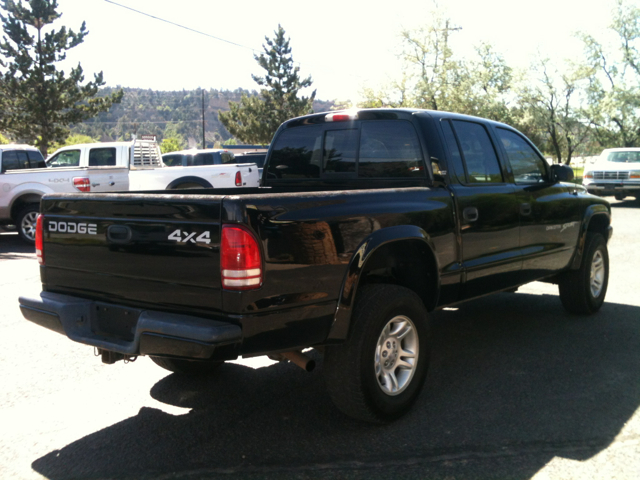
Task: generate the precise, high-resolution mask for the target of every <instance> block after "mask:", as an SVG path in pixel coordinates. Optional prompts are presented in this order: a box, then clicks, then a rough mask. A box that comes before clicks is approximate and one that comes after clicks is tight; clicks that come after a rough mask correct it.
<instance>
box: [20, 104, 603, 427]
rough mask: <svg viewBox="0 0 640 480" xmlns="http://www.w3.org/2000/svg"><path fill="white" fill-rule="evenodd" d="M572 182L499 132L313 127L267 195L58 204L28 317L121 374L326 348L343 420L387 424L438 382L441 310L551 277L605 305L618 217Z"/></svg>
mask: <svg viewBox="0 0 640 480" xmlns="http://www.w3.org/2000/svg"><path fill="white" fill-rule="evenodd" d="M572 178H573V173H572V172H571V170H570V169H569V168H568V167H566V166H558V165H552V166H549V165H548V164H547V162H546V161H545V160H544V158H543V157H542V155H541V154H540V152H539V151H538V150H537V149H536V148H535V147H534V146H533V145H532V144H531V142H529V140H527V139H526V138H525V137H524V136H523V135H521V134H520V133H519V132H518V131H516V130H514V129H513V128H511V127H509V126H507V125H504V124H501V123H496V122H493V121H489V120H485V119H481V118H475V117H469V116H463V115H457V114H453V113H447V112H435V111H425V110H410V109H371V110H367V109H365V110H353V111H339V112H331V113H319V114H312V115H308V116H304V117H300V118H295V119H292V120H289V121H287V122H285V123H284V124H283V125H282V126H281V127H280V129H279V130H278V132H277V133H276V135H275V137H274V141H273V142H272V144H271V147H270V149H269V152H268V156H267V161H266V164H265V168H264V173H263V177H262V186H261V187H260V188H253V189H244V190H243V191H242V193H239V192H238V191H237V190H229V191H225V190H213V189H211V190H185V191H176V192H172V193H167V192H166V191H162V192H145V193H131V192H121V193H108V194H86V193H85V194H52V195H46V196H45V197H44V198H43V199H42V208H41V212H42V214H41V216H40V217H39V219H38V229H37V232H38V233H37V244H36V249H37V256H38V258H39V261H40V264H41V266H40V272H41V279H42V285H43V292H42V293H41V295H40V297H39V298H24V297H21V298H20V307H21V309H22V313H23V315H24V316H25V317H26V318H27V319H28V320H31V321H32V322H35V323H37V324H39V325H42V326H44V327H47V328H49V329H51V330H54V331H56V332H59V333H62V334H64V335H66V336H68V337H69V338H70V339H72V340H75V341H77V342H81V343H84V344H88V345H93V346H95V347H96V348H97V349H98V351H99V352H100V353H101V354H102V359H103V361H104V362H106V363H113V362H114V361H117V360H120V359H129V358H132V357H135V356H138V355H148V356H150V357H151V358H152V359H153V360H154V361H155V362H156V363H158V364H159V365H160V366H162V367H165V368H167V369H169V370H171V371H174V372H180V373H209V372H212V371H213V370H215V369H216V368H217V367H218V366H219V365H220V364H221V363H222V362H224V361H225V360H232V359H236V358H237V357H238V356H243V357H251V356H257V355H269V356H271V357H272V358H277V359H289V360H291V361H292V362H294V363H296V364H299V365H301V366H306V367H307V368H310V367H311V362H310V361H309V355H308V354H305V353H304V352H303V350H304V349H307V348H314V349H317V350H318V352H320V354H322V355H323V362H322V363H323V365H322V368H323V374H324V376H325V378H326V384H327V388H328V390H329V393H330V395H331V397H332V399H333V400H334V402H335V403H336V405H337V406H338V408H340V409H341V410H342V411H343V412H345V413H347V414H348V415H351V416H353V417H356V418H359V419H362V420H367V421H372V422H383V421H389V420H393V419H395V418H397V417H398V416H400V415H401V414H403V413H404V412H406V411H407V410H408V409H409V407H410V406H411V404H412V403H413V402H414V401H415V399H416V397H417V396H418V394H419V392H420V390H421V387H422V385H423V383H424V380H425V377H426V374H427V368H428V365H429V353H430V347H429V342H430V340H429V328H428V312H430V311H433V310H435V309H440V308H443V307H445V306H448V305H452V304H455V303H458V302H462V301H465V300H468V299H471V298H475V297H479V296H482V295H486V294H489V293H493V292H499V291H505V290H515V289H516V288H517V287H518V286H520V285H522V284H525V283H528V282H531V281H534V280H544V281H547V282H552V283H557V284H558V285H559V291H560V300H561V301H562V304H563V305H564V307H565V308H566V309H567V310H568V311H569V312H572V313H577V314H588V313H592V312H595V311H596V310H598V309H599V308H600V306H601V305H602V303H603V301H604V297H605V293H606V289H607V280H608V273H609V265H608V261H609V260H608V255H607V242H608V240H609V238H610V236H611V232H612V229H611V226H610V223H611V210H610V207H609V204H608V203H607V202H606V201H605V200H603V199H601V198H598V197H595V196H592V195H590V194H588V193H587V192H586V190H585V188H584V187H582V186H580V185H575V184H573V183H568V182H569V181H570V180H572ZM311 356H312V357H315V354H314V355H311Z"/></svg>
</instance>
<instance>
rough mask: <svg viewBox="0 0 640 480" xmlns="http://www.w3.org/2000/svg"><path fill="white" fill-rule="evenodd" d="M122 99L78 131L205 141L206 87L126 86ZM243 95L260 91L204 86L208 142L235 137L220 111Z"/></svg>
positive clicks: (318, 107) (105, 137) (321, 104)
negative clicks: (179, 89)
mask: <svg viewBox="0 0 640 480" xmlns="http://www.w3.org/2000/svg"><path fill="white" fill-rule="evenodd" d="M116 90H118V88H110V87H107V88H103V89H101V91H100V95H110V94H111V93H113V92H114V91H116ZM123 90H124V97H123V98H122V101H121V102H120V103H119V104H117V105H114V106H113V107H112V108H111V110H110V111H108V112H103V113H100V114H99V115H98V116H97V117H95V118H93V119H91V120H87V121H85V122H83V123H80V124H77V125H75V126H74V127H73V128H72V132H73V133H76V134H83V135H88V136H90V137H92V138H94V139H95V140H98V141H116V140H128V139H130V138H131V134H133V133H136V134H138V135H156V136H157V138H158V141H161V140H162V139H164V138H174V137H179V138H181V139H182V140H183V141H184V145H183V146H187V143H189V144H192V145H193V144H196V145H198V146H200V145H201V142H202V90H201V89H198V90H182V91H171V92H165V91H156V90H146V89H141V88H124V89H123ZM242 95H247V96H250V97H251V96H257V95H258V93H257V92H256V91H249V90H244V89H241V88H239V89H236V90H233V91H231V90H217V89H209V90H204V111H205V114H204V117H205V139H206V143H207V144H208V145H212V144H214V143H215V142H224V141H227V140H229V139H231V138H232V137H231V134H230V133H229V132H228V131H227V130H226V129H225V128H224V126H223V125H222V123H220V121H219V120H218V111H223V112H226V111H229V102H239V101H240V98H241V97H242ZM333 105H334V103H333V102H329V101H322V100H315V101H314V102H313V110H314V111H316V112H324V111H328V110H330V109H331V107H333Z"/></svg>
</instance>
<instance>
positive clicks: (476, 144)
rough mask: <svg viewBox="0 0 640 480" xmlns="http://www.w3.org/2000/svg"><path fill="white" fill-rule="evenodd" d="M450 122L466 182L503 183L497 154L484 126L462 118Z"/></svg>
mask: <svg viewBox="0 0 640 480" xmlns="http://www.w3.org/2000/svg"><path fill="white" fill-rule="evenodd" d="M452 123H453V126H454V129H455V132H456V136H457V138H458V142H459V145H460V149H461V153H462V160H463V163H464V166H465V170H466V172H465V173H466V175H465V176H466V183H470V184H474V183H480V184H485V183H503V182H504V180H503V177H502V171H501V169H500V163H499V162H498V156H497V155H496V150H495V148H494V147H493V143H492V142H491V138H490V137H489V134H488V132H487V130H486V129H485V128H484V126H482V125H481V124H479V123H475V122H467V121H464V120H453V122H452Z"/></svg>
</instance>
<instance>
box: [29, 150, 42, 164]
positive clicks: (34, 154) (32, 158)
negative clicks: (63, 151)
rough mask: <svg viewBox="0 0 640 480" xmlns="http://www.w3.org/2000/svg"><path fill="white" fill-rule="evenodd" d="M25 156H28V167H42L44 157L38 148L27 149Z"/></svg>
mask: <svg viewBox="0 0 640 480" xmlns="http://www.w3.org/2000/svg"><path fill="white" fill-rule="evenodd" d="M27 157H28V158H29V168H44V167H46V166H47V165H46V163H44V157H43V156H42V154H41V153H40V152H39V151H38V150H27Z"/></svg>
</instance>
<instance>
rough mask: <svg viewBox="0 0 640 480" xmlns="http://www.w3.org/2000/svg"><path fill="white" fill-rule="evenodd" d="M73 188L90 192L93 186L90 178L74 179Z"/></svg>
mask: <svg viewBox="0 0 640 480" xmlns="http://www.w3.org/2000/svg"><path fill="white" fill-rule="evenodd" d="M73 186H74V187H76V188H77V189H78V190H80V191H81V192H90V191H91V184H90V183H89V178H88V177H73Z"/></svg>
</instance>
